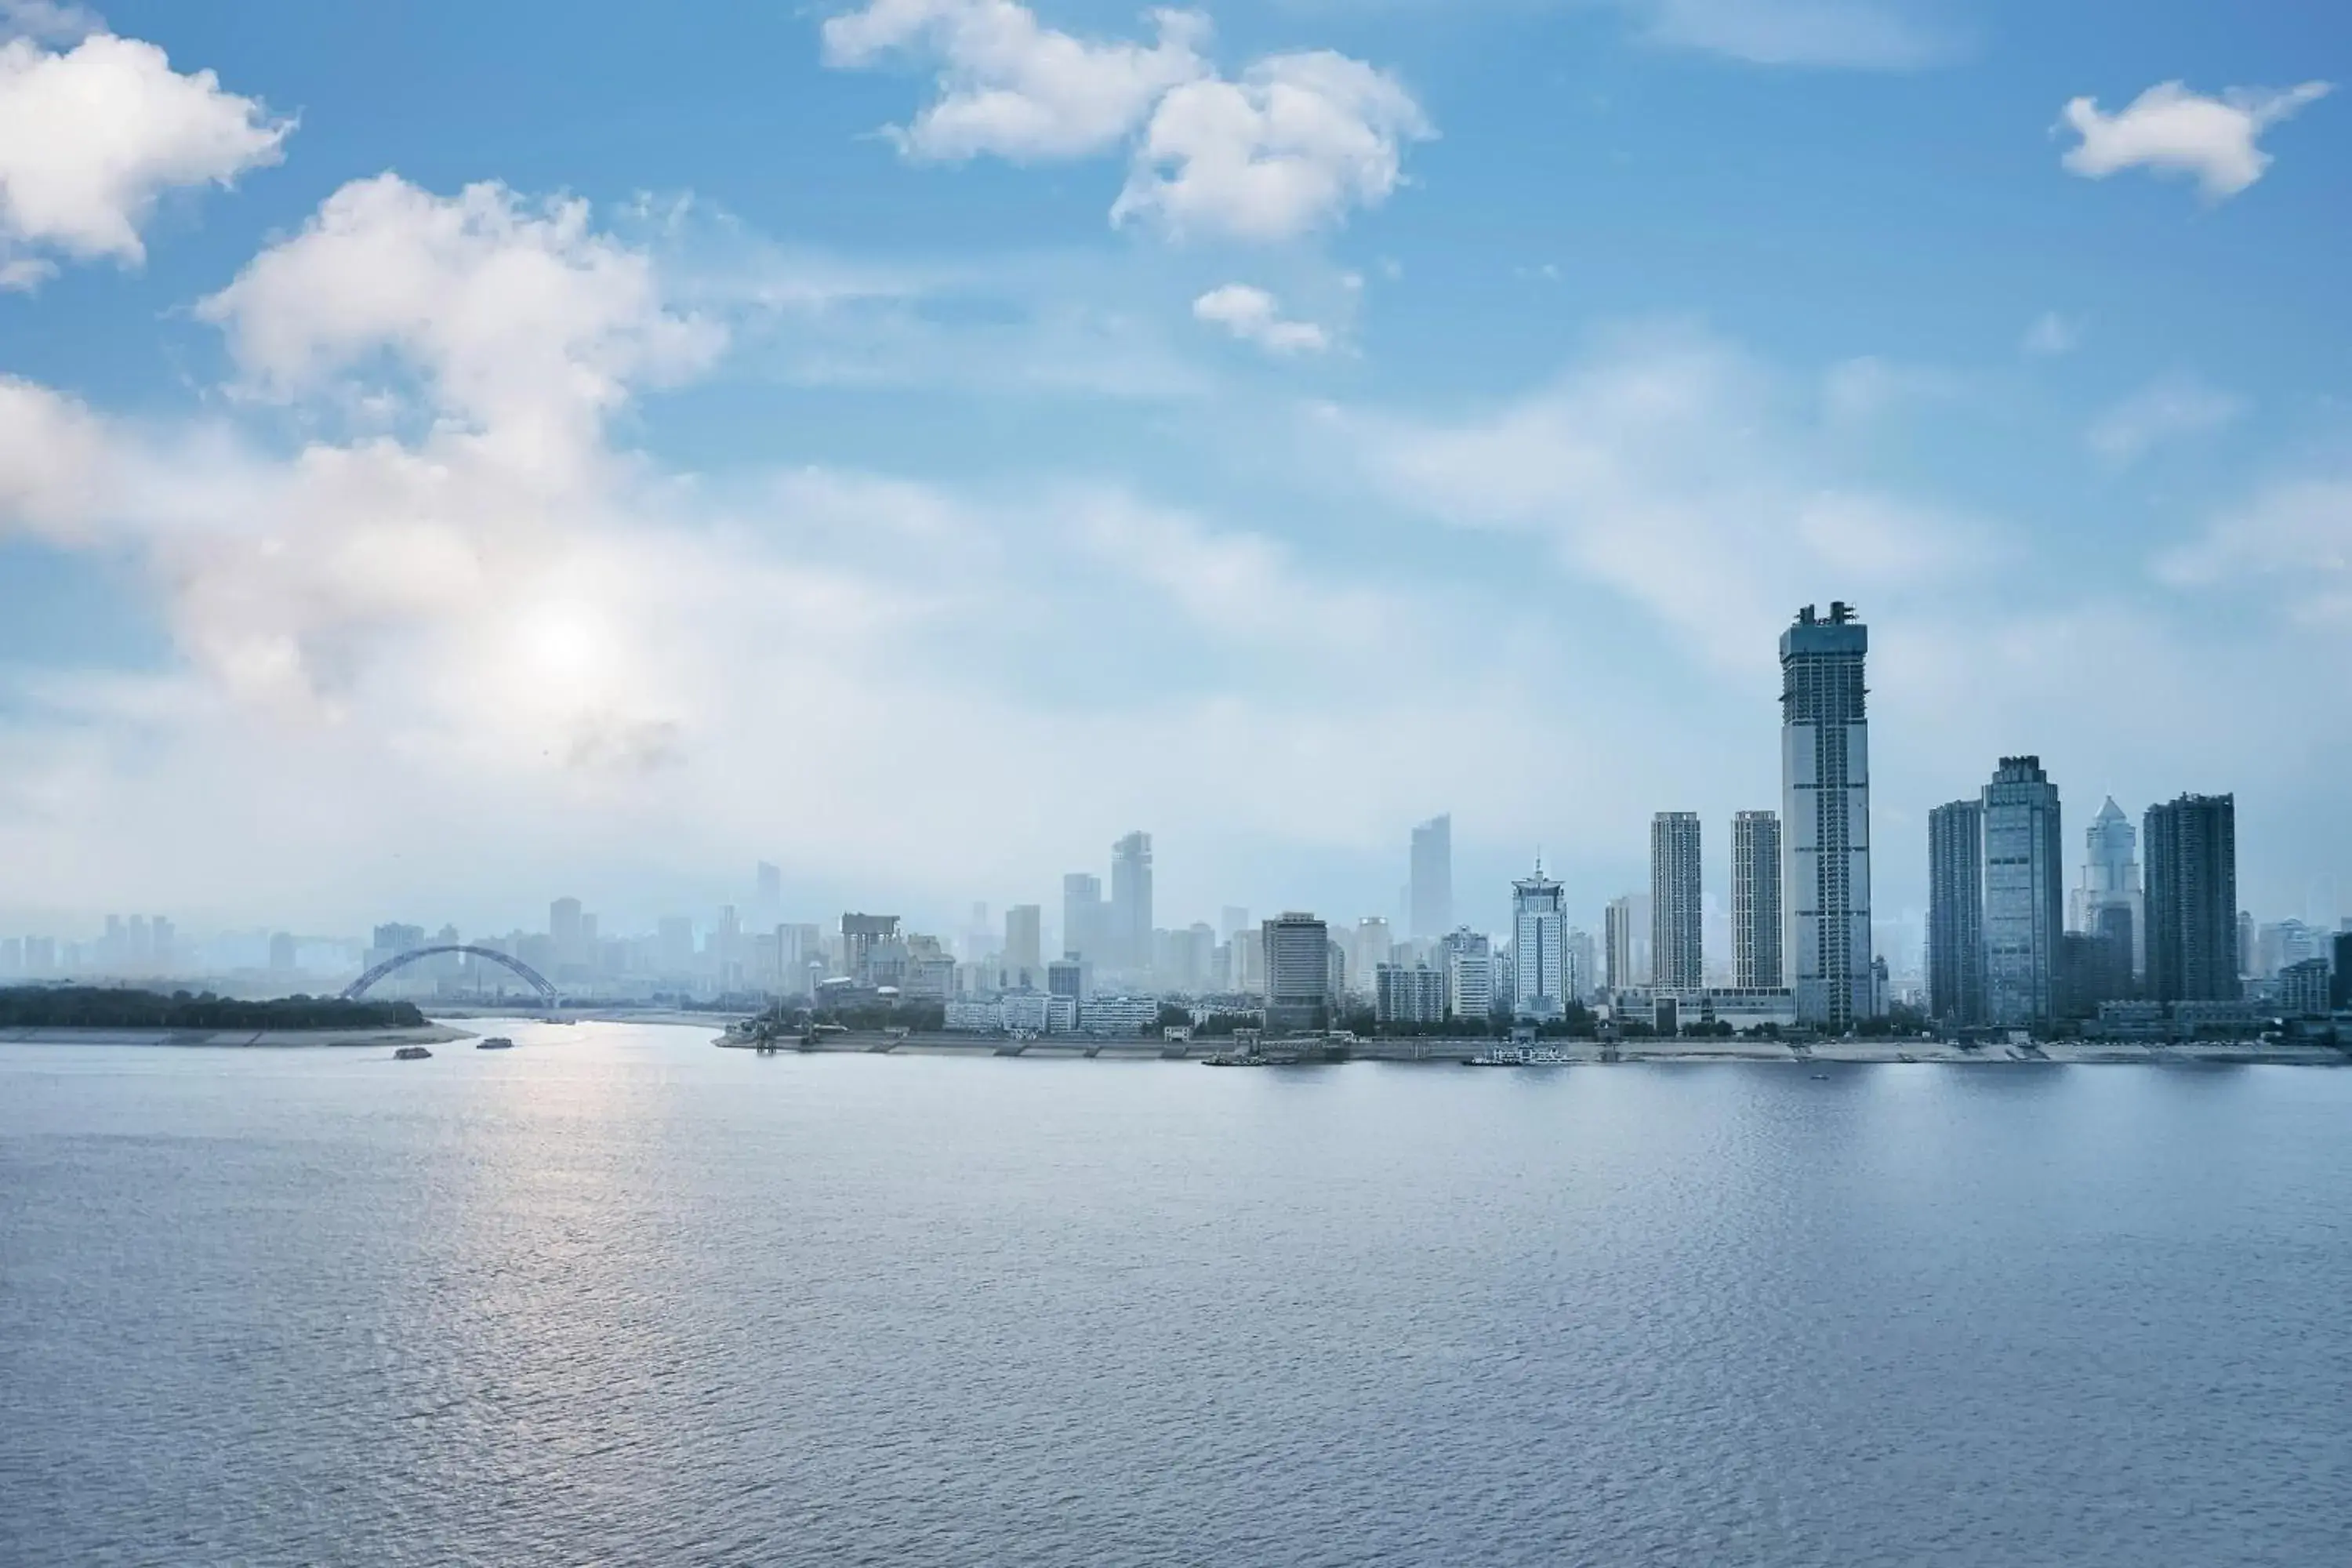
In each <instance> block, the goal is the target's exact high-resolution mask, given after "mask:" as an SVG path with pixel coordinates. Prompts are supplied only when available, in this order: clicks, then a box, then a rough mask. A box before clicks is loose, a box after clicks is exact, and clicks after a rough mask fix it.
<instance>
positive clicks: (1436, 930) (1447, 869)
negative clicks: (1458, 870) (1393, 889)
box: [1405, 814, 1454, 939]
mask: <svg viewBox="0 0 2352 1568" xmlns="http://www.w3.org/2000/svg"><path fill="white" fill-rule="evenodd" d="M1411 869H1412V881H1411V882H1410V883H1409V884H1407V887H1406V891H1405V901H1406V903H1407V905H1408V910H1407V919H1408V920H1409V921H1410V923H1411V926H1412V935H1414V936H1416V937H1422V938H1427V939H1434V938H1437V937H1441V936H1444V934H1445V933H1446V932H1447V931H1452V930H1453V929H1454V818H1453V816H1451V815H1450V814H1449V815H1447V816H1433V817H1431V818H1430V819H1429V820H1428V821H1427V822H1424V823H1423V824H1422V825H1421V826H1418V827H1416V828H1414V829H1413V830H1412V867H1411Z"/></svg>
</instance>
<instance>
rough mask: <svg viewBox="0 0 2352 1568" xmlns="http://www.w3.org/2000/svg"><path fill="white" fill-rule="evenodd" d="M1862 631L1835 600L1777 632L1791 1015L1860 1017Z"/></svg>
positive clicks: (1866, 853) (1866, 990)
mask: <svg viewBox="0 0 2352 1568" xmlns="http://www.w3.org/2000/svg"><path fill="white" fill-rule="evenodd" d="M1869 651H1870V631H1869V628H1868V627H1866V626H1864V625H1863V624H1862V623H1861V622H1859V621H1857V620H1855V619H1854V617H1853V608H1852V607H1851V606H1850V605H1845V604H1843V603H1832V605H1830V614H1829V618H1828V619H1827V620H1821V619H1818V618H1817V617H1816V616H1814V614H1813V608H1812V606H1811V605H1806V606H1805V608H1804V609H1803V610H1801V612H1799V614H1798V616H1797V623H1796V625H1794V626H1790V628H1789V629H1788V630H1787V631H1784V632H1782V633H1781V634H1780V796H1781V800H1780V805H1781V811H1780V818H1781V834H1782V837H1781V848H1780V854H1781V866H1782V871H1781V877H1780V895H1781V899H1782V901H1783V903H1784V905H1785V906H1786V920H1787V922H1788V923H1787V935H1786V937H1785V939H1784V940H1783V942H1782V943H1781V952H1782V956H1783V958H1784V960H1785V961H1786V963H1788V965H1789V966H1790V980H1791V984H1793V986H1794V988H1795V992H1796V995H1795V997H1794V999H1793V1000H1794V1003H1795V1009H1796V1016H1797V1020H1798V1022H1800V1023H1802V1024H1811V1025H1815V1026H1820V1027H1822V1028H1825V1029H1827V1030H1829V1031H1831V1032H1832V1033H1833V1034H1844V1033H1845V1032H1847V1031H1848V1030H1850V1029H1851V1028H1853V1023H1854V1020H1855V1019H1857V1018H1861V1017H1867V1016H1870V1013H1871V1008H1872V1005H1873V1000H1874V988H1873V985H1872V983H1871V976H1870V960H1871V946H1870V722H1869V716H1868V711H1867V706H1866V700H1867V689H1866V688H1865V686H1864V681H1863V665H1864V658H1865V657H1866V656H1867V655H1868V653H1869Z"/></svg>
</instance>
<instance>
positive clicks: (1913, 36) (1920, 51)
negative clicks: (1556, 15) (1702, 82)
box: [1615, 0, 1965, 70]
mask: <svg viewBox="0 0 2352 1568" xmlns="http://www.w3.org/2000/svg"><path fill="white" fill-rule="evenodd" d="M1615 3H1616V4H1617V5H1620V6H1621V7H1622V8H1623V9H1626V10H1629V11H1631V12H1633V14H1634V15H1635V16H1637V17H1639V18H1641V20H1642V23H1643V36H1644V37H1646V38H1648V39H1649V41H1651V42H1652V43H1654V44H1658V45H1661V46H1664V47H1673V48H1685V49H1696V50H1700V51H1703V52H1705V53H1707V54H1714V55H1722V56H1725V57H1727V58H1732V59H1738V60H1746V61H1748V63H1750V64H1752V65H1767V66H1823V67H1845V68H1855V69H1864V70H1906V69H1911V68H1917V67H1921V66H1930V65H1937V64H1941V63H1943V62H1944V61H1947V60H1949V59H1951V58H1955V57H1957V56H1958V54H1960V53H1961V52H1962V50H1963V47H1964V45H1965V39H1964V38H1963V37H1961V36H1960V35H1959V34H1958V32H1957V31H1956V30H1955V29H1954V28H1952V27H1951V26H1948V25H1947V24H1946V23H1944V22H1943V21H1942V20H1941V19H1939V18H1938V17H1937V15H1936V14H1935V13H1934V12H1933V11H1932V10H1931V9H1929V8H1928V7H1927V5H1921V4H1917V3H1916V0H1615Z"/></svg>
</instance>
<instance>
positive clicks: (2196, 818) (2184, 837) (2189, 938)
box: [2140, 795, 2240, 1002]
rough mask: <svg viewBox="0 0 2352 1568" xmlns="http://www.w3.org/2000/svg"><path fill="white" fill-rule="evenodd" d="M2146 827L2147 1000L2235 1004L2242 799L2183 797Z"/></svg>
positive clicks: (2152, 809)
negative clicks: (2239, 820)
mask: <svg viewBox="0 0 2352 1568" xmlns="http://www.w3.org/2000/svg"><path fill="white" fill-rule="evenodd" d="M2143 825H2144V827H2145V833H2144V834H2143V837H2142V839H2141V843H2140V851H2141V854H2142V855H2143V856H2144V857H2145V858H2146V859H2145V864H2146V867H2147V996H2148V997H2149V999H2150V1000H2152V1001H2157V1002H2234V1001H2236V1000H2237V999H2238V997H2239V995H2240V986H2239V981H2238V975H2239V967H2238V965H2239V953H2238V923H2239V921H2238V807H2237V801H2236V797H2234V796H2232V795H2182V796H2180V797H2179V799H2178V800H2175V801H2173V802H2171V803H2170V804H2168V805H2151V806H2149V807H2148V808H2147V817H2146V818H2145V819H2144V824H2143Z"/></svg>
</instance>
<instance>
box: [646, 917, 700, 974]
mask: <svg viewBox="0 0 2352 1568" xmlns="http://www.w3.org/2000/svg"><path fill="white" fill-rule="evenodd" d="M655 931H656V951H657V952H659V954H660V963H661V977H662V978H663V979H665V980H677V979H682V978H684V977H685V976H686V975H688V974H690V973H693V972H694V921H692V920H690V919H688V917H687V916H685V915H664V916H662V918H661V920H660V921H659V923H658V924H656V927H655Z"/></svg>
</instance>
